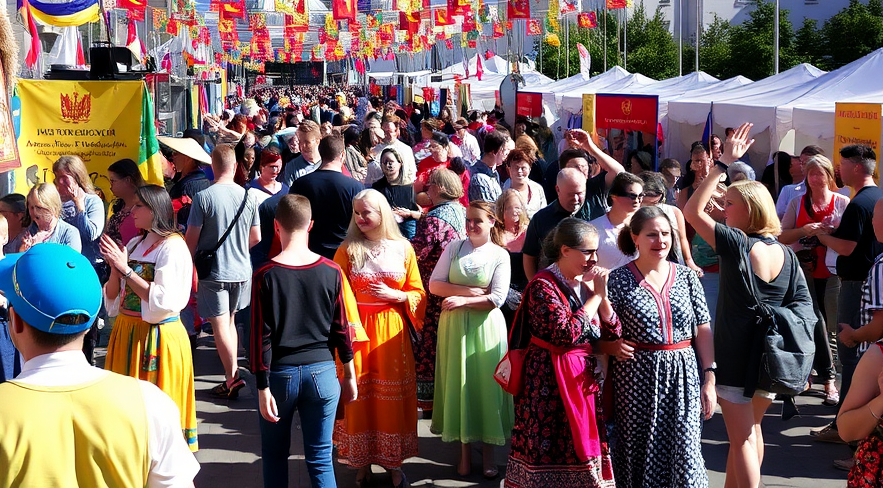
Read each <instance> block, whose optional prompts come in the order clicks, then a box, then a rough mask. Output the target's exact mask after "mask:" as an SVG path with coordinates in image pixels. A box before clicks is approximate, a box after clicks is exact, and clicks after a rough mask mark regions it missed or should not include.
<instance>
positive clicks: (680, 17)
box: [678, 0, 684, 76]
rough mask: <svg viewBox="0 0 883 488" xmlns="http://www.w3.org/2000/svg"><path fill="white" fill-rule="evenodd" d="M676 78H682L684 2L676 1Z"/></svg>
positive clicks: (682, 0) (681, 0)
mask: <svg viewBox="0 0 883 488" xmlns="http://www.w3.org/2000/svg"><path fill="white" fill-rule="evenodd" d="M678 76H684V0H678Z"/></svg>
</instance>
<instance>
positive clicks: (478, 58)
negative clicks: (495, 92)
mask: <svg viewBox="0 0 883 488" xmlns="http://www.w3.org/2000/svg"><path fill="white" fill-rule="evenodd" d="M483 74H484V68H482V67H481V55H480V54H479V55H478V56H476V57H475V75H476V76H478V81H481V75H483Z"/></svg>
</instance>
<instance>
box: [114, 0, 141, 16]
mask: <svg viewBox="0 0 883 488" xmlns="http://www.w3.org/2000/svg"><path fill="white" fill-rule="evenodd" d="M117 8H122V9H126V10H127V11H128V18H129V20H138V21H142V20H144V12H145V11H146V10H147V0H117Z"/></svg>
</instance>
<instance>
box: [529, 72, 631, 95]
mask: <svg viewBox="0 0 883 488" xmlns="http://www.w3.org/2000/svg"><path fill="white" fill-rule="evenodd" d="M629 74H630V73H629V72H628V71H626V70H624V69H622V68H621V67H619V66H614V67H612V68H610V69H609V70H607V71H605V72H603V73H601V74H600V75H598V76H595V77H594V78H588V79H587V78H585V77H584V76H583V74H582V73H577V74H575V75H573V76H570V77H568V78H563V79H560V80H558V81H555V82H552V83H549V84H548V85H545V86H543V87H542V88H541V89H537V90H535V93H564V92H569V91H573V90H577V89H579V88H580V87H583V86H586V84H587V83H612V82H614V81H616V80H621V79H623V78H625V77H626V76H628V75H629Z"/></svg>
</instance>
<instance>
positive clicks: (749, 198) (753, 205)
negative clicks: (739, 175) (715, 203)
mask: <svg viewBox="0 0 883 488" xmlns="http://www.w3.org/2000/svg"><path fill="white" fill-rule="evenodd" d="M728 190H734V191H735V192H737V193H738V194H739V196H740V197H741V198H742V201H743V202H745V206H746V207H748V228H747V229H741V230H742V231H744V232H745V233H746V234H761V235H772V236H778V235H779V234H781V233H782V223H781V222H780V221H779V216H778V215H777V214H776V204H775V203H774V202H773V197H772V196H770V191H769V190H767V188H766V187H765V186H763V184H762V183H760V182H759V181H750V180H742V181H737V182H735V183H733V184H732V185H730V187H729V188H728Z"/></svg>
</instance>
